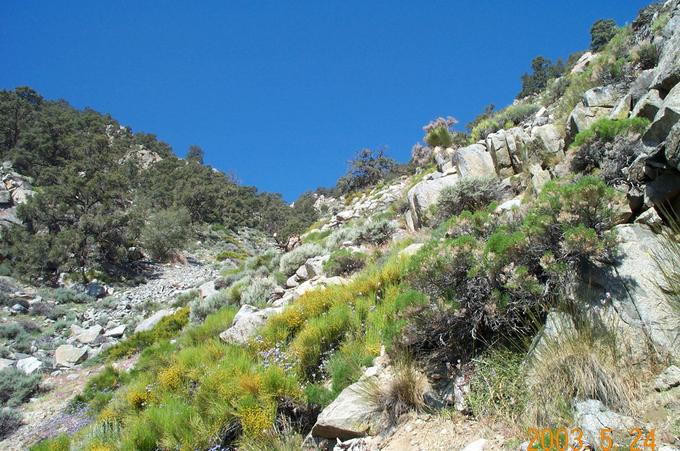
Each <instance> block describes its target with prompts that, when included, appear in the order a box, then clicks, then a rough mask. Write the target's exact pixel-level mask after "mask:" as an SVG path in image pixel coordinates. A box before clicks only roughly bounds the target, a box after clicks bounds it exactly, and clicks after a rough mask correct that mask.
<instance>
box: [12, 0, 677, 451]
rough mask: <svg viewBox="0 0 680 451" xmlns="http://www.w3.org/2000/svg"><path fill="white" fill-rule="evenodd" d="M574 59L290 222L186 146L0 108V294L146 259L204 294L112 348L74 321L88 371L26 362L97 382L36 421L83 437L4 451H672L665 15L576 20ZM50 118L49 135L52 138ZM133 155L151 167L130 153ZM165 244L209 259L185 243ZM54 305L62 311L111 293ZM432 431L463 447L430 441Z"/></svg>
mask: <svg viewBox="0 0 680 451" xmlns="http://www.w3.org/2000/svg"><path fill="white" fill-rule="evenodd" d="M591 37H592V42H591V48H590V49H589V51H587V52H579V53H576V54H574V55H572V56H571V57H569V58H567V59H566V61H558V62H556V63H552V62H550V61H548V60H545V59H544V58H541V57H537V58H536V59H534V60H533V62H532V63H531V67H532V72H531V73H529V74H525V75H524V76H523V77H522V85H523V86H522V90H521V92H520V93H519V95H518V99H517V100H516V101H515V102H514V103H513V104H512V105H510V106H508V107H506V108H504V109H500V110H496V109H495V108H494V107H493V106H490V107H488V108H486V110H485V111H484V113H483V114H481V115H480V116H479V117H478V118H476V119H475V120H474V121H472V122H471V123H470V124H468V126H467V130H468V132H467V133H463V132H460V131H457V130H456V129H455V125H456V120H455V119H454V118H452V117H447V118H437V119H435V120H433V121H432V122H431V123H429V124H427V125H425V126H424V127H423V132H424V136H423V140H422V141H423V142H424V143H425V144H421V143H418V144H416V145H415V146H414V148H413V153H412V159H411V161H410V162H409V163H408V164H406V165H399V164H397V163H396V162H394V161H393V160H391V159H389V158H388V157H387V156H386V155H385V154H384V152H382V151H380V150H378V151H374V150H370V149H365V150H363V151H360V152H359V154H358V155H357V157H356V159H355V160H353V162H352V163H351V164H350V168H349V170H348V172H347V174H346V175H345V176H344V177H342V178H341V179H340V180H339V181H338V184H337V186H336V187H334V188H333V189H328V190H317V191H316V192H314V193H311V192H310V193H307V194H305V195H304V196H303V198H302V199H301V200H299V201H298V202H296V203H295V206H294V207H289V206H285V205H283V204H282V201H281V199H280V197H278V196H276V195H271V194H266V193H258V192H257V191H255V190H254V189H251V188H247V187H241V186H239V185H238V184H236V183H235V182H234V181H233V180H231V179H229V178H228V177H226V176H224V175H222V174H220V173H217V172H215V171H213V170H212V169H211V168H209V167H207V166H205V165H203V164H202V162H201V161H200V160H201V157H200V151H199V149H193V150H192V157H191V158H188V159H187V160H181V159H178V158H176V157H174V156H173V155H172V153H171V151H170V150H169V149H168V148H167V146H165V145H163V144H162V143H160V142H158V141H157V140H155V138H153V137H151V136H147V135H133V134H132V133H131V132H130V131H129V130H128V129H125V128H120V127H119V126H118V125H117V124H116V123H115V122H114V121H113V120H112V119H110V118H107V117H104V116H101V115H99V114H97V113H94V112H90V111H84V112H77V111H75V110H72V109H71V108H69V107H68V106H66V105H65V104H63V103H60V102H49V101H45V100H42V99H40V98H39V97H38V96H37V94H35V93H34V92H32V91H30V90H26V89H18V90H16V91H14V92H10V93H3V96H4V97H3V105H5V106H3V111H6V112H5V113H3V114H9V113H7V112H9V111H11V112H14V113H16V112H17V111H19V112H21V114H27V116H25V118H24V119H22V121H23V122H22V124H23V125H21V126H20V127H15V128H13V129H11V130H10V128H7V127H6V129H7V130H8V131H7V132H6V133H5V134H4V136H5V137H6V138H5V141H3V143H4V144H3V146H4V147H3V152H6V154H7V157H6V158H8V159H10V160H11V161H12V165H13V168H14V170H16V171H17V172H18V173H20V174H22V175H24V176H30V177H32V178H33V179H34V181H35V186H36V188H35V191H36V194H34V195H33V196H32V197H30V199H29V200H28V201H26V202H23V203H21V205H20V206H19V208H18V213H17V214H18V217H19V218H20V219H21V221H22V222H23V223H22V224H20V223H15V224H14V225H12V226H11V227H10V228H8V229H5V231H4V232H3V241H4V243H5V247H4V255H5V263H4V264H5V266H6V268H7V271H8V272H9V271H11V272H12V273H13V274H15V275H20V276H22V277H24V278H25V279H26V278H30V277H33V278H34V279H33V280H34V281H35V276H37V275H41V276H42V277H43V278H44V279H43V280H46V279H49V278H52V279H54V277H55V275H56V274H57V273H59V272H64V271H65V272H71V273H73V272H75V273H80V274H82V277H83V278H85V279H86V280H87V279H88V277H89V278H90V280H91V275H88V274H87V273H88V271H95V272H97V271H99V272H100V273H106V274H114V273H115V272H114V271H112V270H111V269H110V268H112V267H114V266H115V267H125V268H126V271H129V270H131V269H130V266H129V265H127V262H130V261H133V260H134V259H133V257H132V255H131V254H132V253H133V248H135V247H137V246H140V248H141V249H142V250H143V252H144V253H148V254H151V253H153V254H154V255H155V256H156V257H157V258H158V259H162V258H169V257H170V256H171V255H175V256H182V255H184V256H186V260H187V263H186V265H185V266H184V267H186V268H187V269H186V271H189V268H192V266H191V265H194V264H195V266H196V267H198V268H202V269H201V272H200V277H203V278H202V279H201V280H200V282H206V283H200V282H199V281H198V278H196V280H195V281H194V282H192V283H190V284H187V285H186V286H184V288H186V289H183V290H174V289H173V290H171V291H168V292H163V293H161V294H159V295H158V296H156V297H154V302H153V305H152V306H147V305H146V304H144V307H134V306H133V307H132V308H136V309H137V310H135V311H141V312H144V315H141V317H140V318H128V319H127V322H125V325H126V326H128V329H125V332H124V333H123V332H121V333H120V335H117V336H116V337H115V339H109V338H108V337H109V336H111V335H109V331H111V330H113V326H116V325H117V324H106V326H105V327H99V326H98V325H96V324H95V322H94V321H91V320H90V319H89V317H88V316H87V315H82V316H84V317H86V318H85V320H86V321H90V322H88V323H87V325H86V326H87V328H80V327H78V328H74V330H75V332H73V334H72V336H71V337H70V338H68V339H66V341H68V343H69V345H70V344H71V343H74V344H75V345H74V348H76V350H79V349H80V350H82V349H85V348H87V350H88V353H89V354H87V355H88V357H87V358H89V360H87V362H86V363H83V361H84V359H82V360H77V361H70V362H67V363H66V364H62V363H59V361H58V360H60V359H61V356H59V359H58V358H57V357H58V356H57V351H58V350H59V348H57V350H55V352H54V353H50V352H46V353H44V354H45V355H44V356H43V354H40V355H39V356H40V357H41V359H39V360H40V361H41V362H42V363H43V364H44V365H45V366H46V367H49V368H52V369H59V371H65V372H66V373H67V374H68V371H71V369H72V368H73V367H76V368H77V367H78V366H79V365H92V368H96V370H95V371H94V375H93V376H92V377H91V378H89V380H88V381H87V383H86V384H84V387H83V389H82V390H81V391H79V393H77V394H76V393H74V397H73V398H72V399H71V400H70V401H69V405H68V406H67V407H66V408H65V409H64V410H62V411H60V412H59V413H57V414H55V416H54V418H56V419H58V420H62V419H64V418H67V417H68V418H71V416H73V415H75V416H76V417H77V418H78V419H79V421H80V423H79V424H78V427H76V428H72V429H66V428H62V429H56V430H48V431H45V432H44V433H42V432H41V436H40V437H38V438H39V439H43V440H38V439H37V438H36V437H33V438H32V439H31V440H25V441H15V442H12V441H11V440H12V436H11V435H10V433H9V432H7V433H6V435H8V436H9V438H8V441H7V442H6V443H12V444H14V443H21V444H22V445H23V446H29V445H31V448H30V449H32V450H34V451H41V450H149V451H155V450H229V449H244V450H291V449H325V450H331V449H335V450H337V449H353V450H377V449H407V448H408V447H409V446H410V447H411V448H413V449H417V448H418V446H423V447H425V448H427V449H458V448H459V446H458V445H459V444H460V443H461V442H465V443H466V444H467V443H469V442H473V441H474V445H473V447H472V448H466V449H527V448H528V447H531V446H532V444H531V443H529V441H530V440H531V436H530V435H527V431H530V430H531V429H532V428H537V429H538V430H539V431H540V430H543V429H546V430H549V431H552V432H550V433H551V434H552V436H554V437H557V438H556V439H555V441H554V442H553V445H554V446H555V447H556V448H560V449H567V448H569V449H586V448H582V447H581V445H583V446H585V445H587V444H588V445H590V446H591V447H595V448H596V449H601V448H603V444H604V445H606V444H607V443H608V442H606V440H609V439H611V445H612V446H611V449H628V447H629V445H630V443H631V440H632V439H631V437H630V434H629V430H630V429H632V428H640V437H641V443H642V442H644V443H645V447H647V448H649V449H656V448H657V447H658V448H659V449H661V447H662V446H667V448H665V449H674V448H673V446H676V447H677V446H678V445H680V422H679V421H678V418H680V369H679V368H678V365H679V364H680V353H679V350H680V346H679V345H680V304H679V303H678V298H679V296H680V288H679V286H678V280H680V279H679V272H678V268H679V266H678V262H680V253H679V252H678V249H680V245H679V243H680V238H679V235H678V231H679V230H680V228H679V226H678V224H679V220H678V213H677V212H678V211H680V189H678V187H679V186H680V147H678V146H679V145H680V3H679V2H678V1H677V0H673V1H670V2H667V3H665V4H664V5H658V4H653V5H650V6H649V7H647V8H645V9H643V10H642V11H640V13H639V15H638V17H637V18H635V20H634V21H633V22H632V23H631V25H627V26H624V27H618V26H616V24H615V23H613V22H612V21H609V20H601V21H598V22H596V23H595V24H594V25H593V27H592V29H591ZM31 99H32V100H31ZM10 105H17V106H20V108H18V109H14V110H11V108H9V106H10ZM24 110H25V111H29V112H30V113H23V112H24ZM57 112H59V114H61V115H63V116H64V117H65V119H64V121H65V125H64V124H61V122H62V121H61V120H60V121H58V122H59V124H61V125H60V126H59V127H64V130H66V131H63V132H62V134H59V133H57V134H56V135H55V136H56V137H55V138H54V139H52V138H48V137H51V136H52V135H51V134H50V131H49V130H51V128H50V126H48V123H49V122H50V120H51V119H52V118H53V117H55V115H56V114H57ZM21 114H20V115H19V116H21ZM7 117H9V116H5V117H3V119H2V121H3V123H5V122H6V121H7ZM12 117H14V116H12ZM69 124H70V125H69ZM33 136H40V137H41V138H40V139H37V138H35V139H34V138H33ZM60 136H61V138H60ZM61 139H67V140H68V142H64V141H61ZM44 142H47V143H48V144H44ZM41 143H42V144H41ZM10 144H11V145H10ZM142 148H143V149H144V150H145V152H147V151H148V152H152V153H153V154H154V155H157V156H158V158H159V159H158V161H155V162H153V163H149V164H148V165H147V164H142V163H140V162H135V161H134V160H133V159H132V158H128V157H127V156H128V155H130V152H131V149H133V150H135V149H136V151H137V152H138V151H139V150H140V149H142ZM97 149H99V150H97ZM97 152H99V153H97ZM98 155H99V156H101V158H104V160H103V161H108V162H109V163H108V164H106V165H101V164H97V162H96V161H95V160H97V159H98V157H97V156H98ZM147 155H148V154H147ZM107 158H108V159H107ZM154 159H155V157H154ZM121 162H123V163H121ZM57 169H58V170H57ZM53 171H54V172H53ZM83 174H84V175H83ZM90 174H92V175H90ZM90 177H94V178H90ZM95 181H96V183H95ZM106 186H110V187H111V189H112V191H108V190H103V189H102V188H103V187H106ZM12 194H14V192H13V193H12ZM69 196H70V197H69ZM144 213H148V214H144ZM208 224H209V226H208ZM145 228H146V229H145ZM187 228H193V230H194V233H196V234H197V235H195V236H201V237H206V238H209V239H205V240H204V241H202V242H200V243H195V242H194V243H193V244H191V245H189V244H187V243H186V242H184V240H183V237H184V236H185V232H184V231H185V230H186V229H187ZM250 228H257V229H259V231H258V232H255V231H252V230H251V229H250ZM153 231H155V232H157V233H151V232H153ZM274 233H276V234H278V235H277V240H276V241H278V244H279V245H278V246H276V245H274V243H275V242H274V241H272V240H271V239H270V236H271V235H273V234H274ZM201 234H202V235H201ZM267 235H270V236H267ZM194 241H195V240H194ZM159 242H160V243H161V244H164V243H166V242H168V243H173V244H172V246H171V247H170V248H169V249H168V248H164V247H163V246H159V247H160V248H159V249H156V247H155V246H154V243H159ZM189 257H190V258H189ZM139 258H140V259H141V257H139ZM190 260H191V261H190ZM194 260H195V261H196V262H193V261H194ZM168 266H169V265H167V266H166V267H165V269H166V271H169V269H168ZM161 267H162V266H160V265H159V266H157V267H156V268H161ZM178 267H180V266H178ZM133 268H134V266H133ZM208 269H209V270H208ZM133 270H134V269H133ZM204 279H205V280H204ZM53 283H59V282H56V281H53ZM61 283H62V284H66V283H67V282H64V281H62V282H61ZM109 283H110V284H111V286H112V287H119V286H120V282H117V281H115V280H111V281H110V282H109ZM172 283H173V284H174V285H176V282H175V281H174V280H173V281H172ZM174 285H173V286H174ZM141 286H142V287H143V285H141ZM86 287H87V286H86ZM62 290H63V288H62ZM71 290H72V292H69V293H70V294H69V296H70V297H68V302H66V304H67V305H71V304H75V303H76V300H77V302H80V303H81V304H84V305H93V306H99V305H101V306H102V308H105V307H104V304H116V303H121V302H127V301H126V296H128V297H129V294H126V295H124V294H119V293H115V292H114V293H109V294H108V295H102V296H95V297H99V298H100V299H99V300H95V299H94V298H93V297H85V298H83V296H84V295H83V294H82V293H81V294H78V293H80V291H79V290H81V291H82V287H80V286H79V285H73V286H71ZM142 290H143V289H142ZM44 293H45V296H47V295H48V294H49V295H50V296H53V297H55V298H56V294H55V293H54V292H48V291H46V292H44ZM59 293H60V295H61V296H62V297H63V296H64V294H63V293H64V292H59ZM128 293H129V292H128ZM141 293H142V295H141V297H142V299H145V298H144V296H150V295H149V294H148V292H147V291H141ZM78 296H81V297H80V298H79V297H78ZM13 302H15V300H14V298H12V297H8V302H7V304H12V303H13ZM17 302H18V301H17ZM31 302H32V304H31V303H29V304H30V305H29V306H28V307H26V311H25V312H15V313H12V315H14V319H13V320H12V321H13V322H14V324H16V326H11V327H10V326H4V327H5V328H4V329H3V330H0V335H3V334H4V340H5V343H6V345H7V346H9V347H11V346H13V348H11V349H12V352H13V353H14V354H13V355H14V357H12V358H11V359H10V360H12V359H14V360H17V358H16V354H17V352H16V349H15V348H16V346H17V345H18V344H20V343H21V342H22V339H21V338H20V337H22V334H24V335H23V336H26V335H30V334H31V333H33V334H37V332H31V331H30V330H29V329H30V326H29V325H28V322H27V321H26V317H31V318H35V317H36V316H37V313H36V312H35V308H34V307H32V305H35V304H36V302H34V301H31ZM140 303H141V302H140ZM79 305H80V304H79ZM12 308H14V307H13V306H10V305H8V306H7V308H6V309H7V311H9V310H11V309H12ZM74 311H76V312H79V310H78V308H75V307H74ZM31 315H33V316H31ZM92 316H95V313H92ZM127 316H130V315H127ZM22 321H23V322H22ZM7 322H9V321H7ZM102 322H104V323H105V321H102ZM45 324H48V322H47V320H45ZM49 324H52V323H49ZM133 326H134V329H133V328H132V327H133ZM97 327H99V328H97ZM93 329H94V335H95V336H96V338H95V340H93V341H91V342H86V341H83V336H85V335H88V334H87V333H86V332H87V331H91V330H93ZM105 331H106V332H105ZM104 337H107V338H104ZM25 341H26V338H24V339H23V342H25ZM78 342H80V343H81V344H78ZM86 343H87V344H86ZM64 346H65V345H64ZM97 346H98V347H97ZM94 348H96V352H91V351H93V350H94ZM10 357H11V356H10ZM18 361H19V360H17V363H13V365H14V366H16V367H17V368H18V367H19V366H20V365H19V363H18ZM52 361H54V363H52ZM130 361H134V362H135V363H134V365H133V366H132V367H131V368H130V367H129V366H126V364H127V363H128V362H130ZM21 366H22V367H23V366H24V365H23V364H22V365H21ZM4 371H8V370H3V372H2V373H1V374H2V375H3V376H4V377H6V378H7V380H8V381H18V382H20V383H17V384H16V387H17V388H12V384H11V383H7V384H5V386H6V387H7V388H2V387H0V392H7V394H6V395H3V396H4V397H3V398H2V399H5V401H3V405H5V406H7V407H8V408H9V407H11V408H13V409H15V410H11V411H10V410H4V411H3V412H5V416H6V420H4V419H3V420H0V424H7V425H8V426H7V430H8V431H13V430H14V429H16V428H18V432H17V434H20V433H21V432H22V428H21V427H20V424H19V422H20V421H21V420H20V418H19V416H18V413H17V412H21V411H22V407H20V406H21V405H22V403H24V402H25V401H26V399H27V398H29V397H30V396H32V395H33V394H34V393H37V390H38V389H39V387H38V385H39V383H38V380H37V378H35V377H34V376H33V377H32V376H30V375H29V374H25V372H20V371H17V370H13V369H12V370H11V371H12V372H11V373H10V372H7V373H4ZM1 381H2V379H0V382H1ZM0 394H2V393H0ZM3 422H4V423H3ZM451 424H455V425H459V427H457V428H454V429H456V430H458V431H460V437H458V436H456V437H449V436H448V435H447V434H444V433H442V432H441V431H442V430H444V431H446V430H451V428H450V427H449V425H451ZM432 425H437V427H436V428H435V427H434V426H432ZM441 425H446V426H443V427H442V426H441ZM36 427H37V426H36ZM562 428H564V429H562ZM574 428H579V429H580V431H581V432H582V434H581V435H578V434H577V435H576V436H574V435H573V434H574V431H573V430H574ZM603 428H609V429H610V430H609V431H608V432H607V431H605V434H604V435H603V433H602V429H603ZM41 431H43V429H41ZM490 431H493V433H491V432H490ZM560 431H564V432H562V433H561V432H560ZM560 433H561V434H562V435H560ZM404 436H406V439H404ZM404 440H405V441H404ZM603 440H605V441H604V442H603ZM574 441H575V442H574ZM579 441H581V442H582V443H580V444H579V445H578V446H576V445H571V443H572V442H574V443H578V442H579ZM454 443H455V444H456V445H454ZM533 446H537V449H548V448H549V446H548V443H545V442H544V443H543V444H542V445H536V444H535V445H533ZM572 446H573V448H572ZM616 447H618V448H616ZM460 448H462V446H460Z"/></svg>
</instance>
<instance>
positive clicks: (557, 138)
mask: <svg viewBox="0 0 680 451" xmlns="http://www.w3.org/2000/svg"><path fill="white" fill-rule="evenodd" d="M531 137H532V138H534V139H537V140H538V142H539V144H540V145H541V147H542V148H543V149H545V150H547V151H548V152H550V153H554V154H556V153H560V152H562V150H563V149H564V139H562V135H561V134H560V131H559V130H558V129H557V127H555V125H553V124H546V125H541V126H540V127H534V128H532V129H531Z"/></svg>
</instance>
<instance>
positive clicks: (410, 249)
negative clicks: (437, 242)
mask: <svg viewBox="0 0 680 451" xmlns="http://www.w3.org/2000/svg"><path fill="white" fill-rule="evenodd" d="M424 245H425V244H424V243H413V244H409V245H408V246H406V247H405V248H404V249H402V250H401V251H400V252H399V256H404V257H410V256H412V255H415V254H417V253H418V251H419V250H420V249H421V248H422V247H423V246H424Z"/></svg>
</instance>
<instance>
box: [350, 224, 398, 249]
mask: <svg viewBox="0 0 680 451" xmlns="http://www.w3.org/2000/svg"><path fill="white" fill-rule="evenodd" d="M395 229H396V227H395V225H394V223H392V221H388V220H381V221H369V222H367V223H366V224H364V225H363V226H362V227H361V228H359V230H358V236H357V242H359V243H369V244H374V245H381V244H385V243H386V242H387V241H389V239H390V238H392V235H393V234H394V232H395Z"/></svg>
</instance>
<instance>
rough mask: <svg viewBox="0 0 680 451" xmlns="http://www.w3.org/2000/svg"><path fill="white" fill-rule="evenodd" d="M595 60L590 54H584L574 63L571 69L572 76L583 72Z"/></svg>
mask: <svg viewBox="0 0 680 451" xmlns="http://www.w3.org/2000/svg"><path fill="white" fill-rule="evenodd" d="M593 58H595V55H593V53H592V52H585V53H584V54H583V55H581V57H580V58H579V59H578V60H577V61H576V64H574V67H572V69H571V73H572V74H580V73H581V72H583V71H584V70H586V67H588V65H589V64H590V62H591V61H592V60H593Z"/></svg>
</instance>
